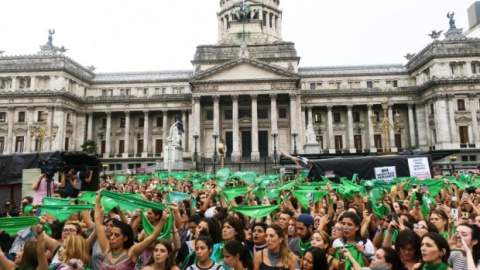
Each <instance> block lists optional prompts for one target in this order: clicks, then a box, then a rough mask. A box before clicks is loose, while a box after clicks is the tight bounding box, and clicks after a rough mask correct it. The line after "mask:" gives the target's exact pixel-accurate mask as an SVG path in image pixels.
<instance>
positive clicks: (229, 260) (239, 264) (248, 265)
mask: <svg viewBox="0 0 480 270" xmlns="http://www.w3.org/2000/svg"><path fill="white" fill-rule="evenodd" d="M223 260H224V263H225V264H226V265H227V266H228V267H229V268H230V269H233V270H247V269H248V270H252V269H253V262H252V256H251V255H250V250H249V248H248V246H245V244H244V243H242V242H240V241H237V240H233V241H230V242H228V243H226V244H225V247H224V248H223Z"/></svg>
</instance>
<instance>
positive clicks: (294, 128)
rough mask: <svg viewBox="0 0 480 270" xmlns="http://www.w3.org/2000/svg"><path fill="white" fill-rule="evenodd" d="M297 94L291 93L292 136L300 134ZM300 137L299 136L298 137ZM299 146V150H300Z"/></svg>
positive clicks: (292, 143) (291, 143)
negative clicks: (295, 133) (293, 133)
mask: <svg viewBox="0 0 480 270" xmlns="http://www.w3.org/2000/svg"><path fill="white" fill-rule="evenodd" d="M267 24H268V21H267ZM296 98H297V94H296V93H290V134H291V133H292V132H297V133H298V125H297V123H298V122H299V119H298V118H297V100H296ZM297 137H298V135H297ZM295 143H296V142H294V138H293V136H290V153H293V150H294V149H293V148H294V144H295ZM298 149H299V148H298V145H297V150H298Z"/></svg>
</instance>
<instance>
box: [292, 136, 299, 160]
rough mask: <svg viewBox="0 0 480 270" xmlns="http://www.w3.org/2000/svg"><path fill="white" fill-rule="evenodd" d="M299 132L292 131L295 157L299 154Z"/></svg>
mask: <svg viewBox="0 0 480 270" xmlns="http://www.w3.org/2000/svg"><path fill="white" fill-rule="evenodd" d="M297 135H298V132H297V131H292V136H293V155H294V156H296V155H298V154H297Z"/></svg>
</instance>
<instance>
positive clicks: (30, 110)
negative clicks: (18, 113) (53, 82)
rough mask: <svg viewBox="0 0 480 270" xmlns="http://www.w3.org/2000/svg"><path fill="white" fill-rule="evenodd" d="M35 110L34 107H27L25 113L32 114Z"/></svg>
mask: <svg viewBox="0 0 480 270" xmlns="http://www.w3.org/2000/svg"><path fill="white" fill-rule="evenodd" d="M34 110H35V107H34V106H27V111H29V112H33V111H34Z"/></svg>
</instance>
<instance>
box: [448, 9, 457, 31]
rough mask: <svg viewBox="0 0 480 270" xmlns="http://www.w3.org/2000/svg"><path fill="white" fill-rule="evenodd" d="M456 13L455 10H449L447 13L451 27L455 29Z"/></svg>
mask: <svg viewBox="0 0 480 270" xmlns="http://www.w3.org/2000/svg"><path fill="white" fill-rule="evenodd" d="M454 15H455V12H448V13H447V18H449V19H450V29H454V28H456V27H455V20H454V19H453V16H454Z"/></svg>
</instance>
